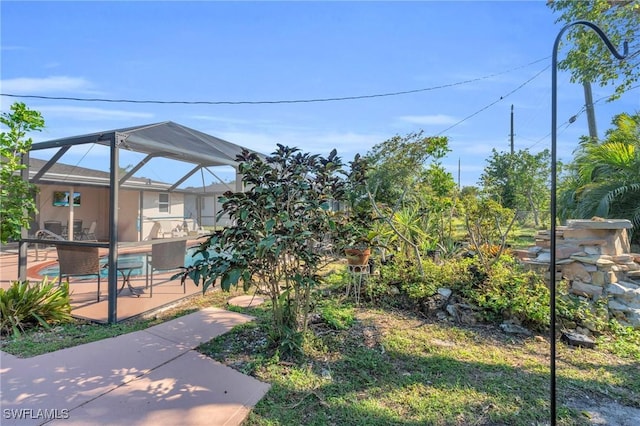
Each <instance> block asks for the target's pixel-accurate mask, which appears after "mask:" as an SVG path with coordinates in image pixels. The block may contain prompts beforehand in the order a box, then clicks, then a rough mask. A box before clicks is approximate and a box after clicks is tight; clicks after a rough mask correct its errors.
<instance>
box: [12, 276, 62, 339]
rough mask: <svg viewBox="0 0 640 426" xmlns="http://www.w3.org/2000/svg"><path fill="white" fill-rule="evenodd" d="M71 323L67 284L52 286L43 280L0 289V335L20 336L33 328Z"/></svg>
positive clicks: (15, 284)
mask: <svg viewBox="0 0 640 426" xmlns="http://www.w3.org/2000/svg"><path fill="white" fill-rule="evenodd" d="M68 321H71V304H70V298H69V284H68V283H63V284H62V285H61V286H59V287H58V286H56V285H55V284H54V283H51V282H49V281H48V280H47V279H46V278H45V279H44V280H43V281H41V282H36V283H31V282H29V281H13V282H12V283H11V286H10V287H9V288H7V289H2V288H0V333H1V334H3V335H11V334H12V335H13V336H14V337H17V336H20V334H21V333H24V332H25V330H27V329H29V328H33V327H36V326H42V327H44V328H50V325H53V324H59V323H64V322H68Z"/></svg>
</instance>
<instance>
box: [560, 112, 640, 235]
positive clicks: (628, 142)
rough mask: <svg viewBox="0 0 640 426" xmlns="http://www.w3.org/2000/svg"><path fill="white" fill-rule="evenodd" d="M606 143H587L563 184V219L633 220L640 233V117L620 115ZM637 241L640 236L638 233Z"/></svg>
mask: <svg viewBox="0 0 640 426" xmlns="http://www.w3.org/2000/svg"><path fill="white" fill-rule="evenodd" d="M613 124H614V125H615V126H616V127H615V128H613V129H610V130H609V131H607V134H606V139H605V140H604V141H603V142H602V143H598V142H593V141H590V140H588V139H584V140H583V141H582V143H581V145H580V147H579V148H578V150H577V153H576V157H575V159H574V163H573V164H572V165H571V169H572V170H573V173H572V174H571V175H570V177H569V178H567V180H565V182H564V183H563V188H564V189H563V191H562V193H561V196H560V199H561V200H562V202H564V206H563V209H562V210H561V216H565V217H564V218H565V219H566V218H568V217H569V216H573V217H574V218H583V219H586V218H590V217H593V216H600V217H606V218H615V219H629V220H630V221H631V222H632V223H633V226H634V230H635V231H637V230H638V229H640V202H639V200H640V115H639V114H635V115H628V114H619V115H617V116H615V117H614V119H613ZM635 234H638V235H636V238H634V239H636V240H637V239H638V237H640V233H638V232H635Z"/></svg>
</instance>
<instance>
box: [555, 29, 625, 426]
mask: <svg viewBox="0 0 640 426" xmlns="http://www.w3.org/2000/svg"><path fill="white" fill-rule="evenodd" d="M576 25H585V26H587V27H589V28H591V29H592V30H593V31H595V32H596V34H598V36H599V37H600V38H601V39H602V41H604V43H605V45H606V46H607V49H609V51H610V52H611V54H613V56H615V57H616V58H617V59H620V60H622V59H624V58H626V57H627V55H628V53H629V45H628V43H627V42H626V41H625V42H624V45H623V48H624V54H622V55H621V54H620V53H618V51H617V50H616V48H615V47H614V46H613V44H612V43H611V41H610V40H609V39H608V38H607V36H606V35H605V33H604V32H603V31H602V30H601V29H600V28H599V27H598V26H597V25H596V24H594V23H592V22H590V21H575V22H571V23H569V24H567V25H565V26H564V27H563V28H562V29H561V30H560V32H559V33H558V35H557V36H556V41H555V43H554V44H553V56H552V59H551V206H550V207H551V209H550V210H551V236H550V237H551V238H550V247H549V249H550V250H551V256H550V259H549V290H550V296H549V306H550V311H551V320H550V327H551V331H550V343H551V357H550V364H551V365H550V376H551V407H550V408H551V424H552V425H555V424H556V133H557V132H556V128H557V115H558V112H557V103H558V99H557V92H558V91H557V85H558V83H557V79H558V77H557V74H558V72H557V68H558V67H557V65H558V46H559V45H560V38H561V37H562V35H563V34H564V33H565V31H567V30H568V29H569V28H571V27H573V26H576Z"/></svg>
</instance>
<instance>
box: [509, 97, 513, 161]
mask: <svg viewBox="0 0 640 426" xmlns="http://www.w3.org/2000/svg"><path fill="white" fill-rule="evenodd" d="M510 136H511V155H513V104H511V135H510Z"/></svg>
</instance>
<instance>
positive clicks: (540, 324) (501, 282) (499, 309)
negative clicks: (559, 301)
mask: <svg viewBox="0 0 640 426" xmlns="http://www.w3.org/2000/svg"><path fill="white" fill-rule="evenodd" d="M469 295H470V296H471V298H472V301H473V302H474V303H475V304H476V305H478V306H479V307H480V308H483V309H484V314H485V317H486V318H487V319H490V320H500V319H502V318H515V319H518V320H520V321H521V322H522V323H523V324H525V325H527V326H529V327H531V328H533V329H539V330H543V329H545V328H546V327H547V326H548V324H549V318H550V311H549V289H548V288H547V286H546V284H545V282H544V277H543V276H542V275H540V274H537V273H535V272H533V271H530V270H526V269H524V268H523V267H522V266H521V265H520V264H519V263H517V261H515V260H514V259H513V258H511V257H508V256H502V257H501V258H500V260H499V261H498V262H496V263H494V264H493V265H491V267H490V268H489V269H488V271H487V277H486V279H485V280H484V281H483V282H482V284H481V285H480V286H478V287H477V288H475V289H474V290H473V291H471V292H470V294H469Z"/></svg>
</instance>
